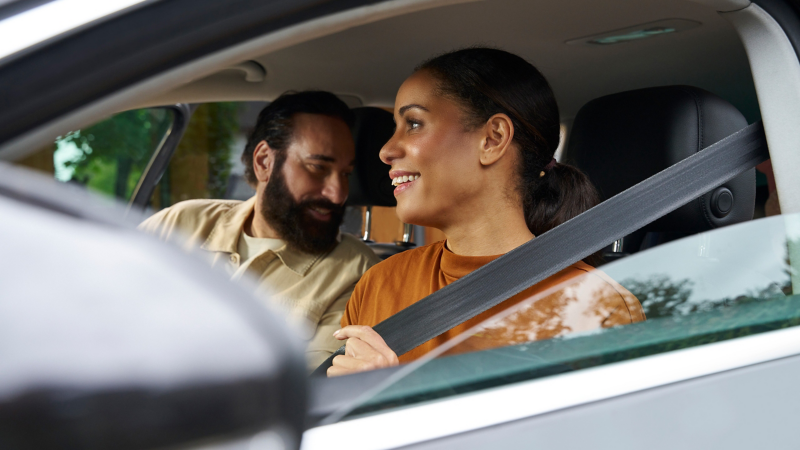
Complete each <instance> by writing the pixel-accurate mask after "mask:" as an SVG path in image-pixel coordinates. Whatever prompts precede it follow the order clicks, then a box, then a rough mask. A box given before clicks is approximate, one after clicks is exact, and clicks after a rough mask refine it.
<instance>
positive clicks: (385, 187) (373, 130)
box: [347, 107, 414, 259]
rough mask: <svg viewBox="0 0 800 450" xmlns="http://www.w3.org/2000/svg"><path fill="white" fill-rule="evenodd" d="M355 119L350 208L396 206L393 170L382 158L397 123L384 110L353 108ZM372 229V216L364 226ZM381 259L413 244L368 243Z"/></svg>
mask: <svg viewBox="0 0 800 450" xmlns="http://www.w3.org/2000/svg"><path fill="white" fill-rule="evenodd" d="M353 113H355V116H356V120H355V124H354V126H353V139H354V140H355V144H356V164H355V170H354V171H353V174H352V175H351V176H350V194H349V195H348V197H347V204H348V205H349V206H366V207H368V208H371V207H373V206H389V207H392V206H397V201H396V200H395V198H394V186H392V180H391V179H390V178H389V169H390V167H389V166H388V165H386V164H384V163H383V161H381V159H380V156H379V154H380V151H381V148H383V146H384V145H385V144H386V142H388V141H389V139H391V137H392V134H394V130H395V124H394V119H393V117H392V113H390V112H388V111H386V110H383V109H381V108H374V107H362V108H355V109H353ZM365 227H366V229H367V230H369V228H370V227H371V221H370V215H368V216H367V223H366V224H365ZM365 242H366V243H367V245H369V246H370V248H372V251H374V252H375V254H376V255H378V257H379V258H381V259H386V258H388V257H390V256H392V255H394V254H397V253H400V252H402V251H404V250H408V249H409V248H413V247H414V244H413V243H412V242H397V243H395V244H385V243H377V242H372V241H370V240H365Z"/></svg>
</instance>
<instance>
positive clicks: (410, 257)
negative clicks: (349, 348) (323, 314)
mask: <svg viewBox="0 0 800 450" xmlns="http://www.w3.org/2000/svg"><path fill="white" fill-rule="evenodd" d="M499 257H500V255H496V256H460V255H456V254H455V253H453V252H451V251H450V250H448V249H447V247H446V246H445V241H440V242H437V243H435V244H431V245H427V246H424V247H420V248H416V249H413V250H407V251H405V252H402V253H399V254H397V255H395V256H392V257H391V258H388V259H387V260H385V261H383V262H380V263H378V264H377V265H375V266H374V267H372V268H371V269H370V270H368V271H367V273H366V274H364V276H363V277H362V278H361V280H360V281H359V282H358V284H357V285H356V288H355V290H354V291H353V295H352V297H350V301H349V302H348V303H347V309H346V310H345V314H344V316H343V317H342V326H343V327H344V326H347V325H369V326H375V325H377V324H378V323H380V322H381V321H383V320H384V319H386V318H388V317H389V316H391V315H393V314H395V313H397V312H399V311H400V310H402V309H404V308H406V307H407V306H409V305H411V304H413V303H415V302H417V301H419V300H421V299H422V298H424V297H426V296H427V295H429V294H431V293H433V292H435V291H437V290H439V289H441V288H443V287H445V286H447V285H448V284H450V283H452V282H454V281H456V280H458V279H459V278H461V277H463V276H465V275H466V274H468V273H470V272H472V271H474V270H476V269H478V268H479V267H481V266H483V265H484V264H487V263H489V262H491V261H493V260H494V259H497V258H499ZM562 284H563V286H559V285H562ZM555 286H559V289H558V290H557V291H555V292H552V293H549V294H548V295H547V296H545V297H543V298H540V299H533V300H532V301H530V302H525V300H529V299H531V297H533V296H535V295H536V294H538V293H541V292H543V291H545V290H547V289H549V288H553V287H555ZM512 306H515V308H514V309H509V308H510V307H512ZM503 311H506V312H507V314H506V316H505V317H503V318H499V319H498V318H497V317H495V316H497V315H498V313H501V312H503ZM489 318H495V319H497V320H492V321H489V322H486V323H483V322H484V321H487V319H489ZM644 319H645V316H644V312H643V310H642V307H641V305H640V304H639V301H638V300H637V299H636V297H635V296H634V295H633V294H631V293H630V292H628V290H627V289H625V288H624V287H622V286H621V285H619V284H618V283H617V282H615V281H614V280H612V279H611V278H609V277H608V276H607V275H605V274H604V273H603V272H602V271H600V270H597V269H594V268H592V267H591V266H589V265H588V264H585V263H583V262H578V263H575V264H573V265H572V266H570V267H568V268H566V269H564V270H562V271H561V272H558V273H557V274H555V275H553V276H551V277H550V278H547V279H546V280H544V281H542V282H541V283H539V284H537V285H535V286H532V287H530V288H528V289H526V290H525V291H523V292H521V293H519V294H517V295H515V296H514V297H511V298H510V299H508V300H506V301H504V302H503V303H501V304H499V305H497V306H495V307H493V308H491V309H489V310H488V311H485V312H483V313H481V314H479V315H478V316H476V317H473V318H472V319H470V320H468V321H466V322H464V323H462V324H461V325H458V326H456V327H455V328H453V329H451V330H450V331H448V332H446V333H444V334H442V335H440V336H438V337H436V338H433V339H431V340H430V341H428V342H426V343H424V344H422V345H420V346H419V347H417V348H415V349H413V350H411V351H409V352H408V353H406V354H404V355H401V356H400V357H399V359H400V362H401V363H407V362H410V361H413V360H415V359H417V358H419V357H421V356H422V355H424V354H426V353H428V352H429V351H431V350H433V349H434V348H436V347H438V346H440V345H442V344H443V343H444V342H446V341H448V340H450V339H452V338H454V337H456V336H458V335H460V334H462V333H464V332H466V331H467V330H470V329H472V328H473V327H475V326H477V325H479V324H481V323H483V325H482V326H481V327H479V329H475V330H472V333H471V335H470V336H469V337H468V338H467V339H466V340H465V341H464V342H462V343H460V344H459V345H458V346H456V347H455V348H453V349H451V350H450V351H448V352H447V354H453V353H462V352H467V351H476V350H484V349H488V348H493V347H500V346H505V345H512V344H517V343H523V342H529V341H532V340H539V339H549V338H553V337H556V336H561V335H564V334H568V333H573V332H578V331H587V330H591V329H596V328H600V327H612V326H616V325H624V324H628V323H632V322H638V321H642V320H644Z"/></svg>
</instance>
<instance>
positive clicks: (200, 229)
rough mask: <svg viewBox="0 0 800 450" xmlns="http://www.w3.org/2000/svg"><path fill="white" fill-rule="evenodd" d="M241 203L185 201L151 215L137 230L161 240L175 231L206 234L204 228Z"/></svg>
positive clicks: (231, 201) (211, 200)
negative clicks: (156, 235)
mask: <svg viewBox="0 0 800 450" xmlns="http://www.w3.org/2000/svg"><path fill="white" fill-rule="evenodd" d="M241 203H242V202H241V201H239V200H213V199H197V200H185V201H182V202H179V203H176V204H174V205H172V206H170V207H169V208H164V209H162V210H161V211H159V212H157V213H155V214H153V215H152V216H150V218H148V219H147V220H145V221H144V222H142V223H141V225H139V229H141V230H143V231H146V232H148V233H152V234H158V235H161V237H162V238H167V237H169V235H171V234H172V232H173V230H175V229H179V230H181V231H182V232H183V233H186V234H188V235H194V234H197V233H200V234H204V233H205V234H207V232H208V231H210V230H207V229H206V228H209V227H212V226H213V224H214V223H215V222H216V221H217V220H218V219H219V218H220V217H222V216H223V215H225V214H226V213H228V212H229V211H230V210H231V209H232V208H234V207H235V206H237V205H239V204H241ZM194 237H195V238H197V237H198V236H194Z"/></svg>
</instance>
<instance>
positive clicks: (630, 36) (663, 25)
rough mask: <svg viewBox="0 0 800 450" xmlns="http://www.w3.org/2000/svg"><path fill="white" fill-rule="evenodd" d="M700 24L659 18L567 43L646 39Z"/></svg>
mask: <svg viewBox="0 0 800 450" xmlns="http://www.w3.org/2000/svg"><path fill="white" fill-rule="evenodd" d="M700 25H701V23H700V22H695V21H693V20H686V19H666V20H659V21H658V22H649V23H644V24H641V25H634V26H632V27H628V28H623V29H619V30H614V31H609V32H606V33H601V34H595V35H592V36H586V37H582V38H578V39H572V40H569V41H567V44H570V45H592V46H597V45H612V44H620V43H622V42H629V41H636V40H640V39H648V38H652V37H655V36H661V35H664V34H673V33H677V32H679V31H685V30H689V29H692V28H697V27H699V26H700Z"/></svg>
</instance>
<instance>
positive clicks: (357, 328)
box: [333, 325, 399, 367]
mask: <svg viewBox="0 0 800 450" xmlns="http://www.w3.org/2000/svg"><path fill="white" fill-rule="evenodd" d="M333 335H334V336H335V337H336V339H339V340H342V339H352V338H356V339H359V340H360V341H362V342H364V343H366V344H368V345H369V346H370V347H372V348H373V349H374V350H375V351H377V352H378V353H380V354H381V355H382V356H383V358H385V359H386V363H387V364H386V365H382V366H381V367H387V366H395V365H397V364H399V361H398V360H397V355H396V354H395V352H393V351H392V349H391V348H389V346H388V345H386V341H384V340H383V338H382V337H381V335H379V334H378V333H376V332H375V330H373V329H372V327H368V326H366V325H350V326H346V327H344V328H342V329H341V330H338V331H337V332H335V333H334V334H333ZM349 343H350V342H349V341H348V345H349Z"/></svg>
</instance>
